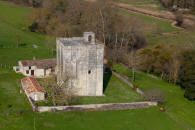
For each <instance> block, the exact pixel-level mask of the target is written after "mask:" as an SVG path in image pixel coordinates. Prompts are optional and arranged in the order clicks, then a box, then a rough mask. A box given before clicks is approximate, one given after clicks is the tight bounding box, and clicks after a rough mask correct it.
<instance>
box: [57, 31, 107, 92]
mask: <svg viewBox="0 0 195 130" xmlns="http://www.w3.org/2000/svg"><path fill="white" fill-rule="evenodd" d="M56 41H57V71H58V72H57V75H58V82H60V81H62V77H63V76H62V75H63V74H66V75H69V76H70V75H71V81H70V82H69V86H71V87H74V88H75V90H76V94H77V95H80V96H102V95H103V60H104V45H103V44H98V43H96V40H95V34H94V33H92V32H85V33H84V35H83V37H73V38H57V39H56Z"/></svg>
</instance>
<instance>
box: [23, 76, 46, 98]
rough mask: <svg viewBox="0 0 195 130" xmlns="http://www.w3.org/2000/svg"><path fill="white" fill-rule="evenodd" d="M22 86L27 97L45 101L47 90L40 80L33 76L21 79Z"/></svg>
mask: <svg viewBox="0 0 195 130" xmlns="http://www.w3.org/2000/svg"><path fill="white" fill-rule="evenodd" d="M21 84H22V88H23V90H24V92H25V94H26V96H27V97H30V98H31V99H33V100H34V101H44V100H45V94H46V91H45V90H44V89H43V88H42V87H41V86H40V84H39V83H38V81H37V80H36V79H35V78H33V77H25V78H23V79H21Z"/></svg>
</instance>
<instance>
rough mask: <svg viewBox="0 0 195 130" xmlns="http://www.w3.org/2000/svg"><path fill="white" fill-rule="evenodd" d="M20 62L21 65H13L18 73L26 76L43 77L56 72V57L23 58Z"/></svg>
mask: <svg viewBox="0 0 195 130" xmlns="http://www.w3.org/2000/svg"><path fill="white" fill-rule="evenodd" d="M18 64H19V66H14V67H13V69H14V70H15V71H16V72H17V73H22V74H23V75H25V76H33V77H37V78H43V77H47V76H49V75H50V74H51V73H52V72H55V67H56V59H43V60H21V61H19V62H18Z"/></svg>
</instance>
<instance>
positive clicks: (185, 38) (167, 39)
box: [147, 32, 195, 47]
mask: <svg viewBox="0 0 195 130" xmlns="http://www.w3.org/2000/svg"><path fill="white" fill-rule="evenodd" d="M147 40H148V43H150V45H151V46H153V45H155V44H157V43H163V44H174V45H177V46H180V47H190V46H192V44H193V45H194V44H195V32H186V33H181V34H178V35H175V36H159V37H155V38H148V39H147Z"/></svg>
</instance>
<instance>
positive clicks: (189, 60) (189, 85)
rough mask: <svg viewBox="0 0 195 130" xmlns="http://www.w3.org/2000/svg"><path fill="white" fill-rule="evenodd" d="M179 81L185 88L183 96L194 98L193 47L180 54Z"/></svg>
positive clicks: (194, 59) (194, 52) (194, 66)
mask: <svg viewBox="0 0 195 130" xmlns="http://www.w3.org/2000/svg"><path fill="white" fill-rule="evenodd" d="M181 72H182V73H181V75H180V83H181V86H182V87H183V88H185V90H186V91H185V97H187V98H188V99H190V100H195V49H192V50H187V51H185V52H183V54H182V63H181Z"/></svg>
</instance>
